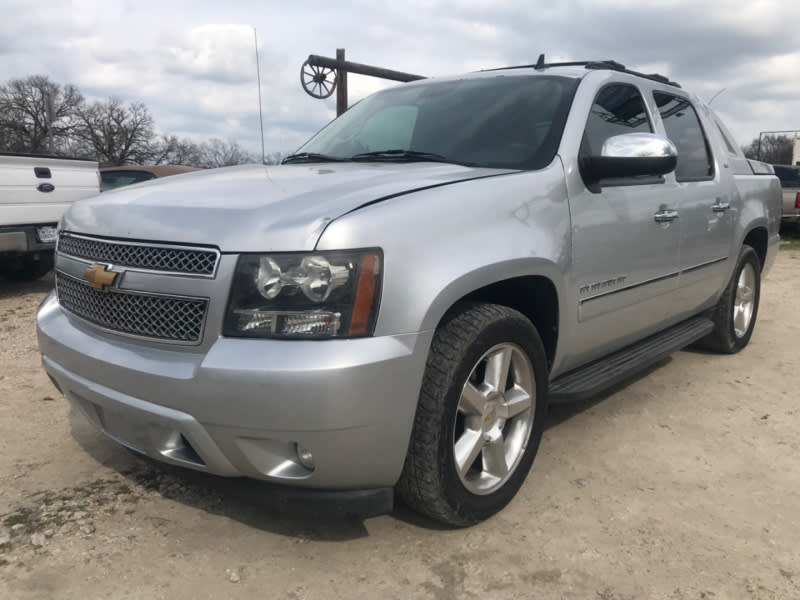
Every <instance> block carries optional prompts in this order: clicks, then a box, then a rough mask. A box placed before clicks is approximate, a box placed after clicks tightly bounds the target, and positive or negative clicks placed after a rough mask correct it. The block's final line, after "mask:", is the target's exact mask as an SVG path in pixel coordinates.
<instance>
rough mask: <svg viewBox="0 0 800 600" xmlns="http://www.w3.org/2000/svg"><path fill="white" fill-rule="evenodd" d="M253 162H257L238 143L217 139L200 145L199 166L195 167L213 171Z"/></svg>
mask: <svg viewBox="0 0 800 600" xmlns="http://www.w3.org/2000/svg"><path fill="white" fill-rule="evenodd" d="M253 162H258V161H257V160H256V159H255V158H254V157H253V156H251V155H250V154H249V153H248V152H247V151H246V150H245V149H244V148H242V147H241V146H240V145H239V143H238V142H235V141H233V140H228V141H227V142H226V141H224V140H221V139H219V138H211V139H210V140H208V141H207V142H203V143H202V144H200V164H199V165H196V166H199V167H206V168H207V169H213V168H216V167H230V166H232V165H243V164H246V163H253Z"/></svg>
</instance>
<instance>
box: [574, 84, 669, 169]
mask: <svg viewBox="0 0 800 600" xmlns="http://www.w3.org/2000/svg"><path fill="white" fill-rule="evenodd" d="M652 132H653V127H652V125H651V124H650V119H649V118H648V116H647V111H646V110H645V106H644V100H642V95H641V94H640V93H639V90H638V89H636V88H635V87H634V86H632V85H627V84H614V85H609V86H606V87H604V88H603V89H602V90H600V92H599V93H598V94H597V97H596V98H595V100H594V103H593V104H592V109H591V111H589V118H588V120H587V121H586V130H585V132H584V136H583V141H584V147H583V148H582V152H581V153H582V154H584V153H585V154H588V155H590V156H600V150H601V149H602V147H603V142H605V141H606V140H607V139H608V138H610V137H613V136H615V135H622V134H624V133H652Z"/></svg>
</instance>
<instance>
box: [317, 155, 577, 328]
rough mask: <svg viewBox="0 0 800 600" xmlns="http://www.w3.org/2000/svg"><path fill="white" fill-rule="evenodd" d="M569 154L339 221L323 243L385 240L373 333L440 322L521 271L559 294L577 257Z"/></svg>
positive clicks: (359, 243)
mask: <svg viewBox="0 0 800 600" xmlns="http://www.w3.org/2000/svg"><path fill="white" fill-rule="evenodd" d="M570 240H571V238H570V218H569V207H568V204H567V192H566V186H565V183H564V171H563V168H562V166H561V161H560V160H559V159H558V158H556V159H555V160H554V161H553V163H552V164H551V165H550V166H548V167H546V168H545V169H542V170H540V171H524V172H518V173H512V174H507V175H502V176H498V177H491V178H487V179H481V180H473V181H468V182H463V183H457V184H453V185H448V186H444V187H440V188H437V189H430V190H423V191H419V192H415V193H412V194H408V195H405V196H401V197H398V198H394V199H391V200H387V201H383V202H379V203H377V204H373V205H371V206H368V207H365V208H362V209H360V210H357V211H355V212H353V213H350V214H348V215H345V216H344V217H341V218H339V219H337V220H335V221H334V222H332V223H331V224H330V225H329V226H328V228H327V229H326V230H325V232H324V233H323V235H322V237H321V238H320V241H319V243H318V245H317V247H318V248H319V249H325V250H328V249H330V250H333V249H346V248H359V247H361V248H363V247H374V246H377V247H380V248H382V249H383V255H384V278H383V294H382V298H381V305H380V314H379V315H378V322H377V325H376V329H375V335H397V334H399V333H411V332H417V331H426V330H430V329H434V328H435V327H436V326H437V324H438V323H439V320H440V319H441V318H442V316H443V315H444V313H445V312H446V311H447V310H448V309H449V308H450V306H452V305H453V303H455V302H457V301H458V300H459V299H460V298H463V297H464V296H465V295H467V294H469V293H470V292H472V291H475V290H477V289H480V288H481V287H484V286H486V285H489V284H491V283H494V282H498V281H502V280H504V279H509V278H511V277H518V276H522V275H541V276H544V277H547V278H548V279H550V280H551V281H552V282H553V284H554V286H555V288H556V291H557V292H558V294H559V297H560V298H563V297H564V293H563V290H564V283H563V282H564V280H565V276H566V275H565V274H566V272H567V268H568V265H569V261H570V258H571V243H570Z"/></svg>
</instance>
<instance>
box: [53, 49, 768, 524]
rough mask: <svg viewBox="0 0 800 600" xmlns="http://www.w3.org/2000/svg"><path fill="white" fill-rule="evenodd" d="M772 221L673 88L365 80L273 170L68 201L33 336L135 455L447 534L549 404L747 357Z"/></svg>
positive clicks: (75, 397) (753, 186)
mask: <svg viewBox="0 0 800 600" xmlns="http://www.w3.org/2000/svg"><path fill="white" fill-rule="evenodd" d="M780 219H781V188H780V184H779V181H778V179H777V178H776V177H775V176H774V175H773V171H772V168H771V167H770V166H769V165H764V164H762V163H757V162H753V161H748V160H747V159H745V157H744V156H743V155H742V153H741V151H740V149H739V146H738V145H737V144H736V143H735V142H734V141H733V140H732V138H731V136H730V134H729V133H728V131H727V130H726V129H725V127H724V126H723V124H722V123H721V122H720V120H719V119H718V118H717V116H715V115H714V113H713V112H712V111H711V110H710V109H709V108H708V107H707V106H706V105H705V104H704V103H703V102H701V101H700V100H699V99H698V98H697V97H695V96H693V95H692V94H689V93H687V92H686V91H684V90H683V89H681V87H680V86H679V85H677V84H675V83H674V82H671V81H669V80H668V79H667V78H665V77H663V76H660V75H645V74H642V73H636V72H634V71H631V70H628V69H626V68H625V67H624V66H623V65H620V64H619V63H616V62H613V61H599V62H587V63H569V64H563V63H562V64H548V63H545V62H544V60H543V59H540V61H539V62H538V63H537V64H536V65H528V66H524V67H516V68H505V69H498V70H492V71H485V72H479V73H471V74H468V75H464V76H460V77H453V78H443V79H430V80H423V81H419V82H414V83H410V84H405V85H401V86H397V87H393V88H391V89H387V90H384V91H381V92H378V93H376V94H374V95H372V96H370V97H368V98H366V99H364V100H362V101H361V102H359V103H358V104H356V105H354V106H353V107H352V108H350V110H349V111H347V112H346V113H344V114H343V115H342V116H341V117H339V118H337V119H336V120H334V121H333V122H331V123H330V124H329V125H327V126H326V127H325V128H324V129H322V130H321V131H320V132H319V133H318V134H316V135H315V136H314V137H313V138H311V140H310V141H309V142H307V143H306V144H305V145H304V146H303V147H302V148H300V149H299V151H298V152H297V153H296V154H294V155H292V156H289V157H288V158H287V159H285V160H284V163H283V165H281V166H277V167H265V166H262V165H252V166H245V167H234V168H229V169H215V170H212V171H208V172H199V173H192V174H188V175H179V176H176V177H171V178H169V179H167V180H163V181H153V182H147V183H144V184H141V185H137V186H133V187H131V188H127V189H121V190H118V191H113V192H110V193H105V194H103V195H102V196H101V197H98V198H96V199H90V200H86V201H82V202H78V203H77V204H75V205H74V206H73V207H72V208H70V210H69V211H68V212H67V213H66V214H65V216H64V218H63V220H62V222H61V224H60V231H59V240H58V246H57V257H56V271H57V272H56V290H55V292H54V293H52V294H51V295H50V296H49V297H48V298H47V299H46V300H45V301H44V302H43V304H42V305H41V308H40V310H39V313H38V335H39V345H40V348H41V353H42V360H43V363H44V368H45V369H46V371H47V373H48V374H49V375H50V377H51V378H52V380H53V382H54V383H55V385H56V386H57V387H58V389H59V390H60V391H61V392H62V393H63V394H64V395H65V396H66V397H67V398H68V399H69V400H70V401H71V402H72V403H73V404H74V405H75V406H76V407H78V408H79V409H80V410H81V411H82V412H83V413H84V414H85V415H86V417H88V419H89V420H91V421H92V422H93V423H94V424H95V425H96V426H97V427H98V428H100V429H101V430H102V431H103V432H104V433H105V434H107V435H108V436H110V437H111V438H113V439H114V440H116V441H118V442H119V443H121V444H123V445H125V446H127V447H128V448H130V449H132V450H134V451H136V452H139V453H142V454H145V455H148V456H150V457H151V458H155V459H158V460H161V461H164V462H167V463H172V464H175V465H181V466H184V467H189V468H192V469H198V470H201V471H206V472H208V473H213V474H217V475H223V476H245V477H251V478H259V479H263V480H267V481H271V482H274V483H279V484H285V485H287V486H291V488H288V489H294V490H295V491H296V489H297V488H305V492H304V493H307V494H311V495H313V494H314V493H317V494H318V495H322V496H325V497H328V498H330V497H337V498H340V499H347V498H356V497H358V498H360V499H362V500H363V499H364V498H369V499H371V501H372V502H374V505H373V509H374V510H376V511H378V507H379V508H380V510H389V509H390V508H391V506H392V501H393V498H394V495H395V494H397V495H398V496H399V497H400V498H401V499H402V500H404V501H405V502H406V503H407V504H408V505H410V506H411V507H413V508H414V509H416V510H418V511H420V512H422V513H425V514H426V515H429V516H430V517H432V518H434V519H437V520H440V521H443V522H446V523H449V524H453V525H468V524H470V523H475V522H477V521H479V520H481V519H484V518H487V517H489V516H490V515H492V514H493V513H495V512H497V511H498V510H500V509H501V508H502V507H503V506H504V505H505V504H507V503H508V502H509V501H510V500H511V499H512V497H513V496H514V495H515V493H516V492H517V491H518V490H519V488H520V486H521V485H522V483H523V481H524V479H525V477H526V475H527V473H528V471H529V470H530V468H531V464H532V462H533V459H534V455H535V454H536V451H537V448H538V446H539V441H540V439H541V437H542V430H543V425H544V421H545V414H546V410H547V407H548V403H552V402H563V401H567V400H574V399H578V398H587V397H591V396H592V395H595V394H597V393H598V392H599V391H601V390H603V389H606V388H608V387H609V386H612V385H617V384H619V383H620V382H622V381H623V380H625V379H627V378H629V377H630V376H631V375H632V374H635V373H636V372H637V371H640V370H642V369H643V368H646V367H649V366H652V365H653V364H654V363H655V362H658V361H660V360H662V359H663V358H664V357H665V356H667V355H668V354H669V353H671V352H674V351H676V350H678V349H680V348H682V347H684V346H687V345H689V344H702V345H703V346H704V347H706V348H708V349H712V350H714V351H718V352H722V353H734V352H738V351H739V350H741V349H742V348H744V347H745V346H746V345H747V343H748V341H749V339H750V336H751V334H752V332H753V327H754V324H755V321H756V314H757V312H758V303H759V284H760V281H761V277H762V276H763V275H764V273H765V272H766V271H767V269H769V267H770V265H771V264H772V262H773V260H774V258H775V255H776V250H777V248H778V241H779V236H778V228H779V224H780ZM284 489H287V488H284ZM315 490H316V491H315ZM321 490H322V491H321ZM292 493H295V492H292Z"/></svg>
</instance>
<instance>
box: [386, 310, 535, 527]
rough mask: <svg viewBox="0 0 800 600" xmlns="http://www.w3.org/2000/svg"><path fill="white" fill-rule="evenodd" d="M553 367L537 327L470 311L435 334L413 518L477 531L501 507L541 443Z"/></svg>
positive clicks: (412, 487) (410, 477)
mask: <svg viewBox="0 0 800 600" xmlns="http://www.w3.org/2000/svg"><path fill="white" fill-rule="evenodd" d="M546 404H547V361H546V357H545V353H544V348H543V346H542V342H541V340H540V339H539V335H538V333H537V331H536V329H535V328H534V326H533V324H532V323H531V322H530V321H529V320H528V319H526V318H525V317H524V316H523V315H522V314H521V313H519V312H517V311H515V310H512V309H510V308H507V307H504V306H498V305H494V304H471V305H464V306H463V307H461V309H460V310H457V311H455V312H453V313H452V314H451V315H449V316H448V317H446V318H445V320H444V322H443V323H442V325H440V327H439V329H438V330H437V331H436V334H435V336H434V340H433V344H432V347H431V352H430V355H429V357H428V362H427V365H426V370H425V376H424V379H423V385H422V390H421V392H420V398H419V405H418V408H417V413H416V417H415V421H414V429H413V432H412V436H411V442H410V445H409V451H408V455H407V457H406V462H405V466H404V468H403V474H402V476H401V478H400V481H399V483H398V492H399V494H400V496H401V497H402V498H403V500H405V502H406V503H407V504H408V505H409V506H411V507H412V508H414V509H415V510H417V511H419V512H421V513H424V514H426V515H428V516H430V517H432V518H434V519H436V520H439V521H442V522H444V523H448V524H451V525H458V526H464V525H470V524H472V523H475V522H477V521H480V520H482V519H485V518H487V517H489V516H491V515H493V514H494V513H496V512H497V511H499V510H500V509H501V508H503V507H504V506H505V505H506V504H508V502H509V501H510V500H511V499H512V498H513V497H514V495H515V494H516V493H517V491H518V490H519V488H520V486H521V485H522V482H523V481H524V480H525V476H526V475H527V473H528V471H529V470H530V467H531V464H532V463H533V458H534V456H535V455H536V451H537V449H538V447H539V442H540V440H541V437H542V429H543V422H544V415H545V411H546Z"/></svg>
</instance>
